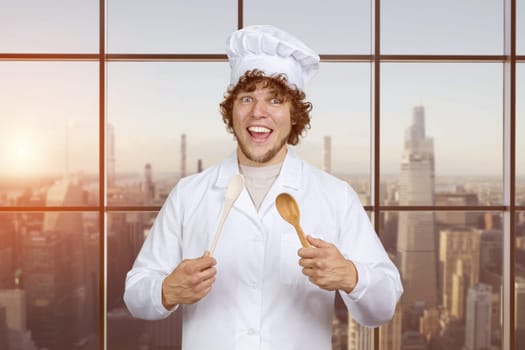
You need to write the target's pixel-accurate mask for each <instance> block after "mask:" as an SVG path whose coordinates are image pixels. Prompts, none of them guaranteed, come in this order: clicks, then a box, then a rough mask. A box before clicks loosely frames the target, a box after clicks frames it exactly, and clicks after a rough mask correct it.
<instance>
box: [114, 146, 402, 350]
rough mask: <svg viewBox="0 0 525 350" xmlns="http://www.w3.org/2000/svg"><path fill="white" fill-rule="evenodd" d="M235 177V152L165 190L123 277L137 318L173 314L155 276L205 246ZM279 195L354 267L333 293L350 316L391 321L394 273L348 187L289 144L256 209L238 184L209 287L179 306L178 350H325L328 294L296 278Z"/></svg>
mask: <svg viewBox="0 0 525 350" xmlns="http://www.w3.org/2000/svg"><path fill="white" fill-rule="evenodd" d="M238 173H239V167H238V163H237V156H236V153H233V154H232V155H231V156H230V157H229V158H227V159H225V160H224V161H222V162H221V163H219V164H218V165H215V166H213V167H211V168H209V169H207V170H206V171H204V172H202V173H199V174H195V175H192V176H189V177H186V178H183V179H181V180H180V182H179V183H178V184H177V185H176V186H175V188H174V189H173V190H172V192H171V193H170V195H169V197H168V198H167V200H166V202H165V203H164V205H163V207H162V209H161V210H160V212H159V214H158V216H157V218H156V220H155V223H154V225H153V227H152V230H151V232H150V233H149V235H148V237H147V238H146V240H145V242H144V245H143V247H142V249H141V251H140V253H139V255H138V257H137V259H136V261H135V263H134V265H133V268H132V269H131V270H130V271H129V272H128V274H127V278H126V288H125V293H124V300H125V302H126V305H127V307H128V309H129V310H130V312H131V313H132V314H133V315H134V316H135V317H139V318H144V319H162V318H165V317H167V316H169V315H170V314H171V313H172V312H173V311H174V310H170V311H168V310H166V309H165V308H164V307H163V305H162V298H161V288H162V281H163V279H164V278H165V277H166V276H167V275H168V274H169V273H171V272H172V271H173V270H174V269H175V267H177V266H178V265H179V263H180V262H181V261H182V260H183V259H187V258H196V257H200V256H202V255H203V253H204V251H205V250H207V249H209V248H210V245H211V242H212V240H213V236H214V234H215V231H216V229H217V226H218V222H219V217H220V215H221V211H222V206H223V203H224V196H225V192H226V188H227V186H228V181H229V180H230V178H231V177H232V175H234V174H238ZM281 192H287V193H289V194H291V195H292V196H293V197H295V199H296V200H297V202H298V204H299V208H300V210H301V226H302V228H303V230H304V232H305V233H307V234H311V235H312V236H314V237H318V238H321V239H323V240H325V241H327V242H330V243H333V244H335V245H336V246H337V247H338V249H339V250H340V251H341V253H342V254H343V255H344V256H345V257H346V258H347V259H350V260H352V261H353V263H354V264H355V266H356V268H357V272H358V276H359V280H358V283H357V285H356V287H355V289H354V290H353V291H352V292H351V293H349V294H347V293H345V292H344V291H339V292H340V294H341V295H342V299H343V301H344V303H345V304H346V306H347V308H348V310H349V311H350V313H351V314H352V317H353V318H354V319H355V320H357V321H358V322H359V323H361V324H362V325H365V326H371V327H374V326H377V325H379V324H381V323H384V322H386V321H388V320H390V319H391V318H392V316H393V314H394V310H395V306H396V303H397V301H398V299H399V297H400V295H401V293H402V291H403V288H402V286H401V281H400V277H399V272H398V270H397V268H396V267H395V265H394V264H393V263H392V261H391V260H390V258H389V257H388V256H387V254H386V252H385V250H384V248H383V246H382V244H381V243H380V241H379V239H378V237H377V235H376V233H375V232H374V230H373V228H372V226H371V224H370V221H369V219H368V216H367V215H366V213H365V211H364V210H363V207H362V205H361V203H360V201H359V198H358V197H357V195H356V193H355V192H354V191H353V189H352V188H351V187H350V186H349V185H348V184H347V183H346V182H344V181H341V180H339V179H337V178H335V177H333V176H331V175H329V174H327V173H325V172H322V171H321V170H319V169H317V168H314V167H313V166H311V165H309V164H308V163H306V162H304V161H302V160H301V159H299V158H298V157H297V156H296V155H295V154H294V152H293V150H291V149H288V153H287V155H286V158H285V160H284V162H283V166H282V169H281V172H280V174H279V176H278V177H277V179H276V180H275V183H274V184H273V185H272V187H271V189H270V191H269V192H268V194H267V195H266V197H265V199H264V201H263V203H262V205H261V208H260V210H259V212H257V211H256V210H255V207H254V204H253V202H252V200H251V198H250V195H249V194H248V192H247V190H246V188H244V189H243V191H242V192H241V194H240V196H239V198H238V199H237V200H236V202H235V204H234V206H233V208H232V209H231V211H230V213H229V216H228V217H227V219H226V222H225V224H224V227H223V231H222V234H221V236H220V238H219V241H218V244H217V247H216V249H215V252H214V257H215V258H216V260H217V265H216V268H217V275H216V281H215V283H214V285H213V287H212V289H211V292H210V293H209V294H208V295H207V296H205V297H204V298H203V299H201V300H200V301H198V302H197V303H195V304H191V305H184V306H183V334H182V348H183V349H184V350H205V349H224V350H234V349H238V350H251V349H260V350H275V349H280V350H288V349H290V350H292V349H301V350H308V349H312V350H329V349H331V334H332V316H333V303H334V297H335V292H333V291H332V292H330V291H326V290H323V289H321V288H319V287H318V286H316V285H314V284H313V283H311V282H310V281H308V278H307V277H306V276H305V275H303V274H302V272H301V267H300V266H299V264H298V260H299V256H298V255H297V250H298V249H299V248H300V247H301V245H300V242H299V239H298V237H297V234H296V233H295V230H294V228H293V226H291V225H290V224H289V223H287V222H285V221H284V220H283V219H282V218H281V217H280V215H279V214H278V212H277V209H276V207H275V204H274V202H275V198H276V196H277V195H278V194H279V193H281Z"/></svg>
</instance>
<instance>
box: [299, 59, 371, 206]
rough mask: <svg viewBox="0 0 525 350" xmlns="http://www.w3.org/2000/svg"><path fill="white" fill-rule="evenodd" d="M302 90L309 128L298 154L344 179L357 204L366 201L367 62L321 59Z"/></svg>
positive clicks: (367, 136) (367, 174) (368, 154)
mask: <svg viewBox="0 0 525 350" xmlns="http://www.w3.org/2000/svg"><path fill="white" fill-rule="evenodd" d="M306 93H307V96H306V97H307V98H306V99H307V100H309V101H310V102H312V104H313V110H312V112H311V116H312V122H311V126H312V128H311V129H310V130H308V132H307V133H306V134H305V137H304V138H303V139H302V141H301V142H300V143H299V145H298V153H299V155H300V156H301V157H302V158H303V159H305V160H306V161H308V162H310V163H312V164H313V165H315V166H317V167H318V168H321V169H324V170H325V171H328V172H330V173H332V174H334V175H335V176H337V177H339V178H341V179H343V180H345V181H348V182H350V183H351V185H352V187H354V189H355V190H356V191H357V192H358V194H359V195H360V198H361V202H362V203H363V205H367V204H370V198H369V197H370V181H369V180H370V178H369V176H370V65H369V64H366V63H322V64H321V68H320V71H319V74H318V75H317V76H316V77H315V78H314V79H313V80H312V81H311V82H310V83H309V85H307V86H306ZM349 106H350V108H349Z"/></svg>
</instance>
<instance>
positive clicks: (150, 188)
mask: <svg viewBox="0 0 525 350" xmlns="http://www.w3.org/2000/svg"><path fill="white" fill-rule="evenodd" d="M142 193H143V194H144V199H145V200H146V201H147V202H151V201H152V200H153V199H154V198H155V184H154V183H153V172H152V169H151V164H150V163H147V164H146V165H145V166H144V180H143V182H142Z"/></svg>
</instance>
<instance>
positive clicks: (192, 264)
mask: <svg viewBox="0 0 525 350" xmlns="http://www.w3.org/2000/svg"><path fill="white" fill-rule="evenodd" d="M216 264H217V261H216V260H215V258H212V257H210V256H203V257H200V258H197V259H189V260H186V261H185V265H184V272H186V273H187V274H194V273H196V272H199V271H203V270H206V269H208V268H210V267H212V266H215V265H216Z"/></svg>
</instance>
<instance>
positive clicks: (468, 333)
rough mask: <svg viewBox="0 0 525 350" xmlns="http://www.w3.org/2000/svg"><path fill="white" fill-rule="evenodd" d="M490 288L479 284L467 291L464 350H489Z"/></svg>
mask: <svg viewBox="0 0 525 350" xmlns="http://www.w3.org/2000/svg"><path fill="white" fill-rule="evenodd" d="M491 294H492V287H491V286H489V285H488V284H483V283H479V284H476V285H475V286H473V287H471V288H470V289H469V290H468V296H467V315H466V323H465V347H464V348H463V349H464V350H485V349H490V343H491V341H490V340H491V339H490V334H491V333H490V331H491V320H492V301H491Z"/></svg>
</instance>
